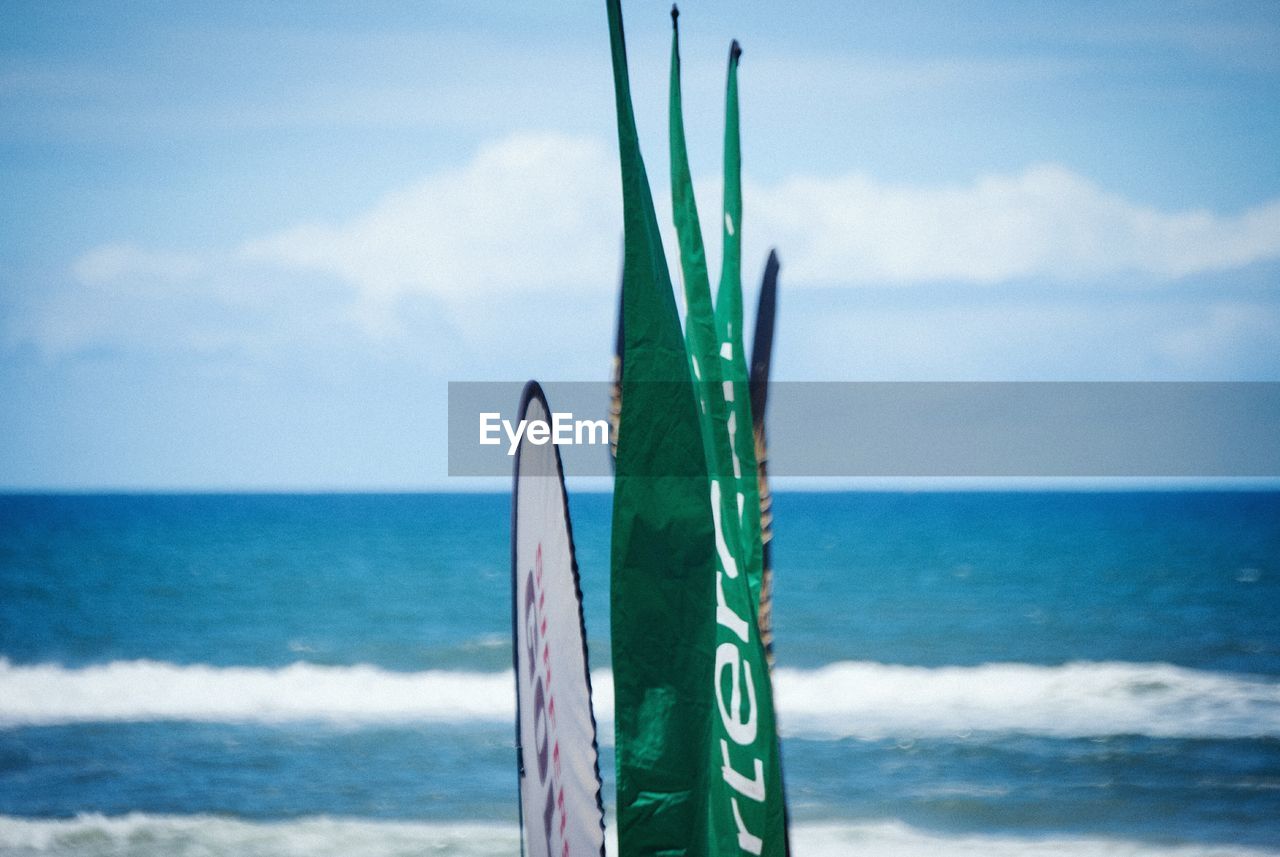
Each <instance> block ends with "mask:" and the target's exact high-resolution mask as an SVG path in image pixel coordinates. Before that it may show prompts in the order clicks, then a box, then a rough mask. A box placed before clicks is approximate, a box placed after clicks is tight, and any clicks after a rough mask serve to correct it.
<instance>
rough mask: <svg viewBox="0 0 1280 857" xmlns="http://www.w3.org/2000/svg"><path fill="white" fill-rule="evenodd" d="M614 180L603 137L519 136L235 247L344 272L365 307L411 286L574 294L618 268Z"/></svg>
mask: <svg viewBox="0 0 1280 857" xmlns="http://www.w3.org/2000/svg"><path fill="white" fill-rule="evenodd" d="M617 185H618V168H617V166H616V165H615V164H614V158H613V155H612V152H611V151H609V150H608V149H607V148H606V147H604V146H603V145H601V144H599V143H597V142H595V141H592V140H585V139H575V138H568V137H562V136H557V135H519V136H515V137H510V138H508V139H506V140H503V141H501V142H498V143H494V144H491V145H488V146H485V147H484V148H482V149H481V150H480V151H479V152H478V153H477V154H476V156H475V157H474V158H473V159H472V160H471V161H470V162H469V163H467V164H466V165H464V166H462V167H460V168H458V169H454V170H449V171H445V172H441V173H437V174H435V175H432V176H429V177H427V178H426V179H424V180H422V181H421V182H419V183H417V184H416V185H413V186H412V187H409V188H406V189H404V190H402V191H399V192H397V193H393V194H391V195H389V196H387V197H386V198H384V199H383V200H381V201H380V202H378V203H377V204H376V205H375V206H374V207H373V208H372V209H371V210H369V211H367V212H365V213H363V214H361V215H359V216H358V217H356V218H354V219H352V220H350V221H348V222H346V223H342V224H337V225H324V224H303V225H300V226H296V227H293V228H291V229H288V230H285V231H283V232H280V233H277V234H275V235H270V236H267V237H265V238H262V239H258V240H254V241H250V242H248V243H247V244H245V245H244V247H243V248H242V250H241V253H242V256H243V258H245V259H246V260H251V261H257V262H266V263H269V264H273V265H280V266H284V267H288V268H295V269H300V270H305V271H312V272H315V273H319V274H324V275H328V276H331V277H335V278H338V279H341V280H345V281H346V282H348V283H349V284H351V285H352V286H354V287H356V289H357V290H358V291H359V293H360V295H361V296H362V297H363V298H365V299H366V300H368V301H372V302H374V303H385V302H388V301H391V300H392V299H394V298H397V297H400V296H403V295H409V294H415V293H420V294H427V295H431V296H433V297H436V298H440V299H442V300H445V301H447V302H449V303H450V304H453V305H465V304H470V303H475V302H483V301H486V300H491V299H493V298H494V297H495V296H496V295H506V294H511V293H529V292H546V291H556V290H561V289H566V288H567V289H571V290H577V289H582V288H584V287H588V286H599V285H601V282H600V279H601V273H602V272H609V271H612V270H614V269H615V268H616V267H617V264H618V263H617V256H618V252H619V245H620V240H621V237H620V231H621V226H620V224H621V214H620V211H619V206H618V202H617V200H618V192H617V189H616V188H617ZM610 279H612V276H610Z"/></svg>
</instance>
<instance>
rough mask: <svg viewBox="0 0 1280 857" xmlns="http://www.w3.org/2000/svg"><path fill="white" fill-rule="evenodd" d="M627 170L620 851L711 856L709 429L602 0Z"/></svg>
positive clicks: (619, 532)
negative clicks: (705, 427) (704, 432)
mask: <svg viewBox="0 0 1280 857" xmlns="http://www.w3.org/2000/svg"><path fill="white" fill-rule="evenodd" d="M607 8H608V16H609V35H610V43H611V48H612V57H613V81H614V93H615V97H616V108H617V118H618V150H619V155H620V159H621V164H622V197H623V227H624V253H623V277H622V281H623V290H622V316H623V318H624V319H625V323H624V324H623V343H622V361H621V362H622V379H621V389H622V393H621V402H622V406H621V413H620V414H619V424H618V447H617V461H616V468H615V478H614V494H613V543H612V551H611V566H612V574H611V586H610V610H611V617H612V637H613V676H614V705H615V710H614V730H615V747H616V753H615V757H616V765H617V831H618V852H619V855H620V857H633V855H635V857H638V855H651V854H666V855H688V857H701V855H709V854H710V853H711V852H709V851H708V844H709V841H710V840H709V836H708V799H709V795H710V790H711V779H712V776H713V773H714V772H713V771H712V770H711V768H710V767H709V766H708V764H707V759H708V757H709V755H710V752H711V747H712V745H711V721H712V717H713V716H714V715H715V714H716V709H715V705H716V702H715V699H716V697H715V687H714V681H715V673H714V664H715V651H716V630H715V629H716V620H715V612H716V589H715V584H716V576H715V575H716V560H715V556H716V546H715V530H714V528H713V525H712V514H711V506H710V502H709V497H708V491H707V469H706V459H705V456H704V454H703V439H702V429H701V426H700V424H699V421H698V410H697V402H696V399H695V396H694V392H693V385H692V384H691V383H690V380H689V369H688V363H687V357H686V352H685V347H684V342H683V341H682V338H681V333H680V320H679V316H678V314H677V312H676V305H675V298H674V295H673V293H672V287H671V279H670V274H669V273H668V271H667V264H666V259H665V256H664V255H663V252H662V242H661V238H660V236H659V233H658V223H657V217H656V216H655V214H654V209H653V198H652V196H651V195H650V191H649V183H648V178H647V176H646V175H645V169H644V161H643V159H642V158H641V155H640V145H639V141H638V138H637V134H636V126H635V116H634V113H633V112H632V106H631V91H630V83H629V81H628V77H627V59H626V47H625V41H624V38H623V30H622V10H621V7H620V3H619V0H607Z"/></svg>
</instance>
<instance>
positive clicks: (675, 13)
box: [671, 3, 680, 24]
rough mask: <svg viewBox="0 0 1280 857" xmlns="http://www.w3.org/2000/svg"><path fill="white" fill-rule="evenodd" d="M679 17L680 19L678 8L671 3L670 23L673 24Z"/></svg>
mask: <svg viewBox="0 0 1280 857" xmlns="http://www.w3.org/2000/svg"><path fill="white" fill-rule="evenodd" d="M679 17H680V7H679V6H677V5H676V4H674V3H672V4H671V23H672V24H674V23H675V22H676V18H679Z"/></svg>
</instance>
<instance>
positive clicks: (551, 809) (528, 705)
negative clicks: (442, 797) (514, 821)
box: [511, 381, 604, 857]
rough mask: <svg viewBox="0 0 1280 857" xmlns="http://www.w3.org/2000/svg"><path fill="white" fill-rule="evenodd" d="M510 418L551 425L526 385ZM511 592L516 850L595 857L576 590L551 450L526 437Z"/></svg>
mask: <svg viewBox="0 0 1280 857" xmlns="http://www.w3.org/2000/svg"><path fill="white" fill-rule="evenodd" d="M518 419H520V420H524V421H525V425H526V426H527V427H530V428H532V427H534V426H535V425H536V424H537V423H538V422H542V423H545V424H550V423H551V422H552V413H551V409H550V407H549V406H548V405H547V399H546V396H545V395H544V394H543V392H542V388H541V387H540V386H539V385H538V384H537V382H535V381H530V382H529V383H528V384H526V385H525V388H524V393H523V395H522V396H521V400H520V409H519V417H518ZM511 593H512V612H511V621H512V639H513V643H514V652H513V658H512V661H513V665H514V667H515V678H516V752H517V757H518V764H519V779H520V826H521V851H522V853H523V854H525V855H527V857H579V855H597V854H598V855H603V854H604V806H603V803H602V798H601V782H600V764H599V749H598V745H597V743H596V721H595V715H594V713H593V710H592V707H591V673H590V667H589V664H588V660H587V643H586V627H585V622H584V620H583V615H582V590H581V587H580V585H579V579H578V563H577V560H576V559H575V557H574V551H573V528H572V525H571V523H570V520H569V499H568V495H567V494H566V493H565V488H564V470H563V467H562V465H561V462H560V452H559V449H558V448H557V447H556V445H555V444H554V443H552V442H550V438H549V437H546V436H545V435H544V434H543V433H541V432H538V431H525V433H524V435H523V436H522V438H521V441H520V445H519V447H518V448H517V450H516V455H515V473H514V482H513V486H512V492H511Z"/></svg>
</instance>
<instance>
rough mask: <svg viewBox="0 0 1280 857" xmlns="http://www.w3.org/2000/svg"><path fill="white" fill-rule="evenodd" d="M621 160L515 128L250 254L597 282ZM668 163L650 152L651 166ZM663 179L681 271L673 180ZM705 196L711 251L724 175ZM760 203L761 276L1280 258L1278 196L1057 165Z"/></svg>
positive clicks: (901, 276)
mask: <svg viewBox="0 0 1280 857" xmlns="http://www.w3.org/2000/svg"><path fill="white" fill-rule="evenodd" d="M614 160H615V156H614V154H613V150H612V148H611V147H607V146H605V145H602V144H600V143H598V142H595V141H592V140H589V139H580V138H569V137H562V136H555V135H543V136H534V135H520V136H515V137H511V138H508V139H506V140H503V141H501V142H498V143H495V144H492V145H489V146H487V147H485V148H483V149H481V150H480V152H479V153H478V154H477V155H476V156H475V157H474V158H473V159H472V160H471V161H470V162H469V163H467V164H466V165H464V166H462V167H460V168H458V169H455V170H450V171H446V172H442V173H438V174H436V175H433V176H430V177H428V178H426V179H425V180H423V181H421V182H419V183H418V184H416V185H414V186H412V187H410V188H407V189H405V190H403V191H400V192H397V193H394V194H391V195H389V196H388V197H386V198H385V199H383V200H382V201H380V202H379V203H377V204H376V205H375V206H374V207H373V208H372V209H371V210H369V211H367V212H365V213H364V214H361V215H359V216H358V217H356V218H354V219H352V220H350V221H348V222H346V223H339V224H330V225H321V224H305V225H300V226H297V227H294V228H291V229H288V230H286V231H284V232H281V233H278V234H276V235H272V236H268V237H266V238H263V239H259V240H256V241H252V242H249V243H248V244H247V245H246V246H245V247H244V248H243V253H244V256H245V257H246V258H248V259H251V260H255V261H259V262H264V261H265V262H270V263H272V264H276V265H282V266H286V267H291V268H296V269H299V270H305V271H311V272H316V273H321V274H326V275H329V276H332V277H336V278H338V279H341V280H344V281H346V282H348V283H349V284H351V285H353V286H354V287H356V288H357V289H358V290H359V292H360V294H361V295H362V296H363V297H364V298H366V299H367V300H372V301H374V302H386V301H388V300H391V299H393V298H395V297H397V296H400V295H404V294H413V293H423V294H429V295H432V296H434V297H437V298H440V299H442V300H445V301H447V302H449V303H452V304H454V305H462V304H465V303H470V302H474V301H477V300H483V299H486V298H488V297H491V296H494V295H496V294H513V293H514V294H519V293H529V292H537V291H547V290H560V289H569V290H578V289H584V288H593V289H594V288H597V287H599V286H600V283H601V280H602V279H605V280H606V281H607V280H609V279H611V273H610V272H612V271H613V270H614V269H615V268H616V266H617V258H618V242H619V234H618V233H619V230H620V220H621V219H620V214H619V211H618V208H619V202H618V192H617V186H618V174H617V167H616V165H615V163H614ZM664 162H665V158H662V157H656V158H655V157H651V167H652V169H651V176H660V175H662V174H663V173H664V171H663V170H661V169H660V166H661V165H662V164H663V163H664ZM654 191H655V198H656V199H657V202H658V207H659V213H660V219H661V221H662V226H663V230H664V233H666V235H667V238H668V242H667V243H668V251H669V253H668V257H669V261H670V263H671V265H672V267H673V269H674V268H675V267H676V264H677V260H676V259H675V257H674V256H673V255H671V253H670V250H671V248H672V247H673V246H674V242H673V241H671V240H670V238H671V236H670V233H671V228H670V226H669V222H670V218H669V216H667V215H666V213H665V212H666V211H667V210H669V203H668V202H667V192H666V189H665V188H664V187H663V186H662V185H661V184H660V183H658V182H655V187H654ZM699 196H700V199H701V201H702V208H701V213H702V215H703V219H704V229H705V230H706V233H705V237H706V240H707V244H708V247H709V249H711V250H713V251H714V250H715V249H717V248H718V246H719V227H718V219H719V218H718V207H719V202H720V188H719V182H718V181H712V182H706V183H702V184H700V194H699ZM745 204H746V214H745V221H746V222H745V235H746V240H747V242H748V247H747V254H746V256H745V264H746V265H747V270H748V271H750V270H751V269H752V266H753V265H754V264H755V263H756V260H757V259H763V257H764V252H765V250H766V248H767V247H768V246H770V245H776V246H778V247H780V248H781V251H782V253H783V254H784V256H785V259H786V261H787V278H788V282H789V283H791V284H793V285H806V284H823V285H845V284H854V285H858V284H885V283H889V284H903V283H915V282H969V283H999V282H1004V281H1011V280H1020V279H1026V278H1046V279H1050V280H1057V281H1072V280H1097V279H1105V278H1107V277H1111V276H1117V275H1123V274H1141V275H1147V276H1149V277H1152V278H1155V279H1165V280H1168V279H1176V278H1179V277H1184V276H1188V275H1193V274H1199V273H1205V272H1209V271H1215V270H1225V269H1231V268H1237V267H1242V266H1245V265H1248V264H1251V263H1254V262H1258V261H1262V260H1268V259H1274V258H1277V257H1280V200H1272V201H1270V202H1267V203H1265V204H1262V205H1259V206H1257V207H1255V208H1252V209H1249V210H1248V211H1245V212H1243V213H1240V214H1237V215H1221V214H1215V213H1212V212H1209V211H1205V210H1196V211H1161V210H1158V209H1155V208H1152V207H1150V206H1144V205H1141V204H1139V203H1135V202H1133V201H1131V200H1127V199H1125V198H1124V197H1122V196H1120V195H1118V194H1114V193H1111V192H1108V191H1106V190H1104V189H1103V188H1101V187H1099V186H1098V185H1096V184H1094V183H1093V182H1091V181H1089V180H1088V179H1086V178H1084V177H1082V176H1079V175H1077V174H1075V173H1073V172H1071V171H1070V170H1068V169H1066V168H1064V167H1060V166H1054V165H1045V166H1036V167H1032V168H1029V169H1027V170H1025V171H1023V172H1021V173H1018V174H1015V175H994V176H984V177H980V178H978V179H976V180H975V181H973V182H972V183H969V184H966V185H952V186H942V187H918V186H907V185H893V184H887V183H884V182H880V181H877V180H876V179H874V178H871V177H868V176H864V175H858V174H846V175H839V176H828V177H812V176H799V177H794V178H790V179H787V180H784V181H781V182H779V183H776V184H760V183H753V182H750V181H748V184H747V188H746V192H745ZM712 273H713V277H712V279H713V281H714V279H715V276H714V273H715V272H714V271H713V272H712Z"/></svg>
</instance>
